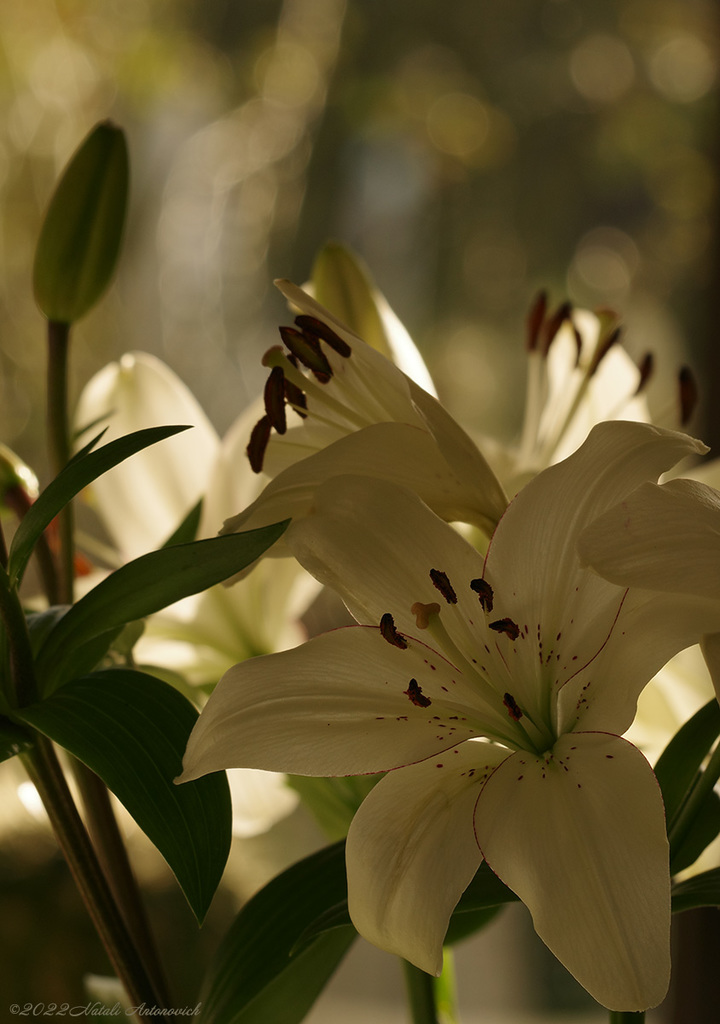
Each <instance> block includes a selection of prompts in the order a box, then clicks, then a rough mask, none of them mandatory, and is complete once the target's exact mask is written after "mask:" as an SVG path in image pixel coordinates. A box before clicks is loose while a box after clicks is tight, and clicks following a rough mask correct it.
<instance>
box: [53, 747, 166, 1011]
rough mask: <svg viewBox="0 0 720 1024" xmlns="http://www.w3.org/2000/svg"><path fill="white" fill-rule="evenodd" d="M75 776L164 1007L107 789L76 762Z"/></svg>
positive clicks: (157, 967)
mask: <svg viewBox="0 0 720 1024" xmlns="http://www.w3.org/2000/svg"><path fill="white" fill-rule="evenodd" d="M72 768H73V774H74V775H75V781H76V782H77V785H78V789H79V790H80V795H81V797H82V803H83V808H84V810H85V814H86V818H87V823H88V829H89V832H90V837H91V839H92V841H93V843H94V845H95V849H96V850H97V854H98V858H99V861H100V863H101V865H102V867H103V870H104V872H105V875H106V877H107V880H108V883H109V885H110V888H111V890H112V893H113V896H114V898H115V900H116V902H117V905H118V907H120V908H121V910H122V914H123V917H124V918H125V922H126V924H127V927H128V931H129V933H130V935H131V936H132V939H133V942H134V943H135V946H136V948H137V952H138V954H139V956H140V957H142V961H143V963H144V965H145V969H146V970H147V973H148V975H149V976H150V977H151V979H152V983H153V986H154V988H155V990H156V991H157V993H158V995H159V997H160V999H161V1000H162V1003H163V1005H167V1004H168V1003H169V995H168V991H167V982H166V980H165V975H164V972H163V968H162V965H161V963H160V959H159V957H158V954H157V949H156V947H155V942H154V939H153V935H152V931H151V929H150V922H149V921H148V919H147V914H146V913H145V907H144V905H143V903H142V901H141V900H140V898H139V893H138V884H137V879H136V877H135V873H134V871H133V869H132V865H131V864H130V861H129V860H128V857H127V851H126V849H125V845H124V843H123V839H122V836H121V834H120V830H119V828H118V824H117V819H116V818H115V813H114V811H113V807H112V804H111V802H110V794H109V792H108V789H107V786H106V785H105V784H104V782H102V781H101V780H100V779H99V778H98V777H97V775H96V774H95V773H94V772H92V771H90V770H89V769H88V768H87V767H86V766H85V765H84V764H83V763H82V762H81V761H77V760H76V759H74V758H73V762H72Z"/></svg>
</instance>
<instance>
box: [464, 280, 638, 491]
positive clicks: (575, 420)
mask: <svg viewBox="0 0 720 1024" xmlns="http://www.w3.org/2000/svg"><path fill="white" fill-rule="evenodd" d="M619 342H620V322H619V318H618V317H617V315H616V314H614V313H612V312H609V311H601V312H599V313H591V312H590V311H589V310H584V309H573V308H572V307H571V306H570V304H569V303H564V304H563V305H561V306H560V307H559V308H558V309H557V310H555V311H554V312H552V313H548V309H547V300H546V298H545V295H544V294H541V295H540V296H539V297H538V299H537V300H536V301H535V303H534V304H533V306H532V309H531V312H530V316H529V318H528V331H527V356H528V360H527V366H528V375H527V384H526V399H525V412H524V420H523V428H522V435H521V438H520V441H519V443H518V444H517V445H501V444H499V443H498V441H497V439H495V438H493V437H492V436H489V437H486V438H484V439H483V441H481V442H480V447H481V448H482V450H483V451H484V452H485V454H486V455H487V456H488V459H489V460H490V463H491V465H492V467H493V469H494V470H495V472H496V473H497V474H498V476H499V477H500V479H501V480H502V482H503V484H504V486H505V488H506V489H507V491H508V493H509V494H516V493H517V492H518V491H519V490H520V488H521V487H522V486H524V484H526V483H527V482H528V480H530V479H532V477H533V476H535V475H536V474H537V473H539V472H540V471H541V470H543V469H545V468H546V467H547V466H551V465H554V464H555V463H556V462H560V461H561V460H562V459H564V458H566V457H567V456H568V455H570V454H572V452H574V451H576V449H577V448H579V447H580V445H581V444H582V443H583V441H584V440H585V438H586V437H587V436H588V434H589V433H590V430H591V429H592V428H593V427H594V426H595V424H597V423H601V422H603V421H604V420H617V419H624V420H634V421H639V422H643V423H648V422H650V413H649V410H648V406H647V401H646V399H645V396H644V394H643V393H642V391H643V385H644V384H645V383H646V380H647V378H648V376H649V373H650V371H651V366H652V360H651V358H650V357H646V359H645V360H644V363H643V366H642V367H638V366H636V364H635V363H634V362H633V360H632V359H631V358H630V356H629V355H628V353H627V352H626V351H625V349H624V348H623V347H622V345H621V344H620V343H619Z"/></svg>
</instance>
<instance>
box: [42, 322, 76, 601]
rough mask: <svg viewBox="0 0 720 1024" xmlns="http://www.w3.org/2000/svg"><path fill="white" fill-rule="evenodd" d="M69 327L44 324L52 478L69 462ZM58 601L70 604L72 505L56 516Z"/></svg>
mask: <svg viewBox="0 0 720 1024" xmlns="http://www.w3.org/2000/svg"><path fill="white" fill-rule="evenodd" d="M69 344H70V324H66V323H60V322H58V321H55V320H49V321H48V364H47V419H48V447H49V452H50V462H51V465H52V468H53V471H54V473H55V474H57V473H59V472H60V470H61V469H64V468H65V466H66V465H67V463H68V461H69V459H70V417H69V414H68V386H67V381H68V348H69ZM58 532H59V547H60V550H59V555H58V601H59V602H60V603H61V604H72V602H73V589H74V588H73V582H74V565H73V559H74V554H75V553H74V545H73V512H72V504H71V503H69V504H68V505H66V506H65V508H64V509H63V510H62V512H61V513H60V514H59V516H58Z"/></svg>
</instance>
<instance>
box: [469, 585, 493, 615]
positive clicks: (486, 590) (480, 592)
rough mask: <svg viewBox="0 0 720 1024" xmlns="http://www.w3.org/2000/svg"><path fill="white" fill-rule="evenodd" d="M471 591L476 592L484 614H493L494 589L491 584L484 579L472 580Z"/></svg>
mask: <svg viewBox="0 0 720 1024" xmlns="http://www.w3.org/2000/svg"><path fill="white" fill-rule="evenodd" d="M470 589H471V590H474V591H475V593H476V594H477V596H478V600H479V601H480V604H481V605H482V609H483V611H484V612H491V611H492V610H493V597H494V594H493V588H492V587H491V586H490V584H489V583H488V582H487V581H486V580H483V579H479V580H470Z"/></svg>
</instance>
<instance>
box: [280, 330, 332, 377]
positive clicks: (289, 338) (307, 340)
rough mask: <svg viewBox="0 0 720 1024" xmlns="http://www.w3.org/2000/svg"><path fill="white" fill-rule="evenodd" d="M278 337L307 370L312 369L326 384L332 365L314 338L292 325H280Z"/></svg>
mask: <svg viewBox="0 0 720 1024" xmlns="http://www.w3.org/2000/svg"><path fill="white" fill-rule="evenodd" d="M280 337H281V338H282V340H283V341H284V342H285V344H286V345H287V347H288V348H289V350H290V352H291V354H292V355H294V356H295V358H296V359H299V360H300V362H301V363H302V364H303V366H307V368H308V370H312V372H313V373H314V374H315V376H316V377H317V379H318V380H319V381H320V382H321V383H323V384H326V383H327V382H328V381H329V380H330V378H331V377H332V367H331V366H330V363H329V362H328V360H327V357H326V355H325V353H324V352H323V350H322V349H321V348H320V342H319V341H317V339H316V338H311V337H309V336H308V335H306V334H303V333H302V332H301V331H297V330H295V328H294V327H281V328H280Z"/></svg>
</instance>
